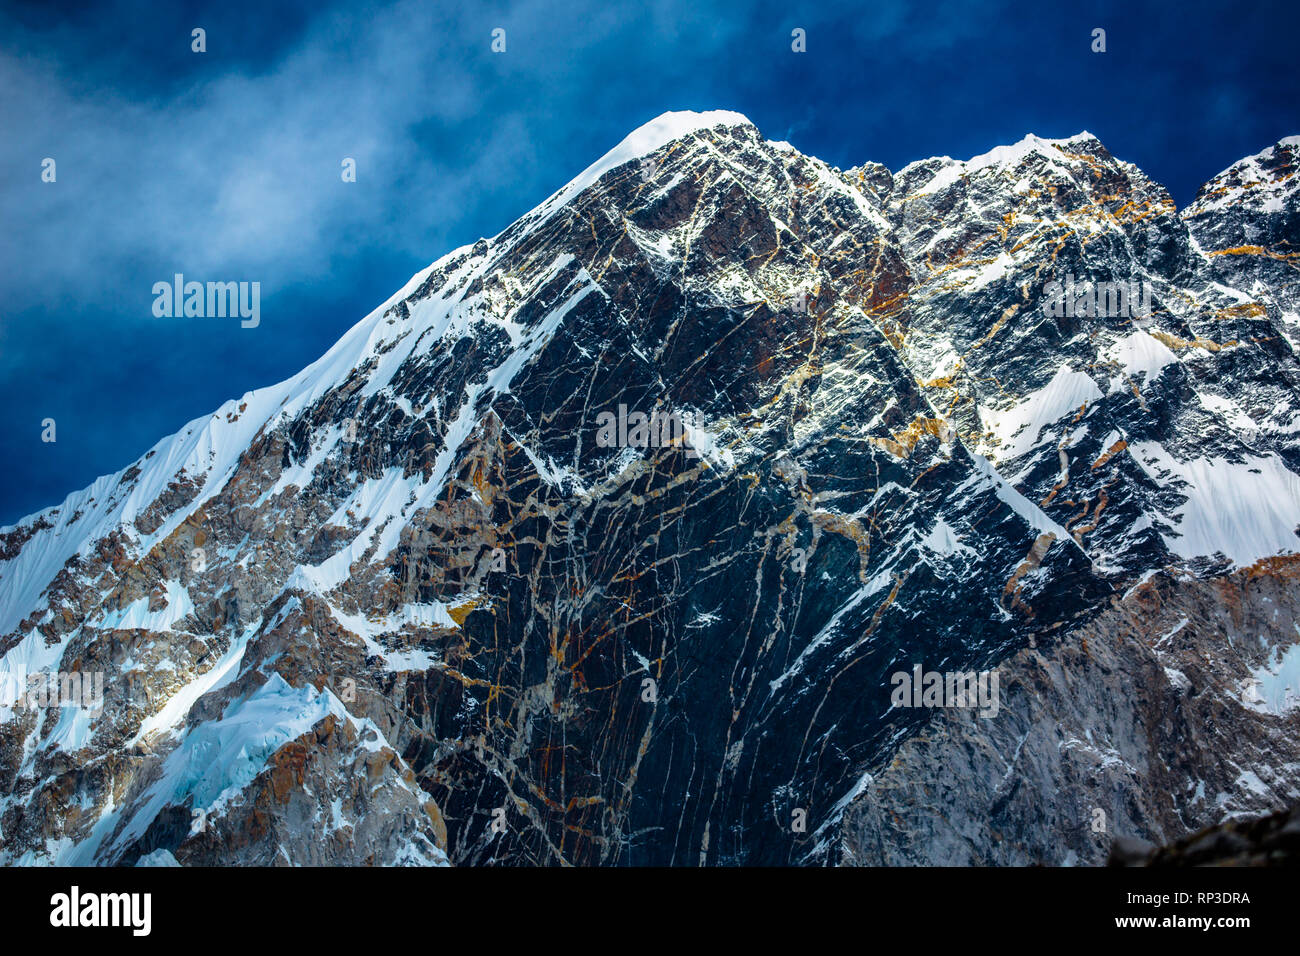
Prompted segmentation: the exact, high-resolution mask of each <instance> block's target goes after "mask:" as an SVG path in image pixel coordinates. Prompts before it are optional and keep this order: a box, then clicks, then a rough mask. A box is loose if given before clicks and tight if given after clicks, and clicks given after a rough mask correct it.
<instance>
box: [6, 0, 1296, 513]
mask: <svg viewBox="0 0 1300 956" xmlns="http://www.w3.org/2000/svg"><path fill="white" fill-rule="evenodd" d="M194 27H202V28H204V29H205V30H206V31H207V52H206V53H203V54H196V53H193V52H191V49H190V46H191V39H190V31H191V29H193V28H194ZM495 27H503V28H504V29H505V30H506V52H505V53H503V54H494V53H492V52H491V50H490V43H491V31H492V30H493V28H495ZM795 27H801V28H803V29H804V30H806V31H807V52H806V53H803V54H796V53H793V52H791V49H790V33H791V30H792V29H794V28H795ZM1095 27H1102V28H1104V29H1105V30H1106V31H1107V52H1106V53H1105V54H1094V53H1092V52H1091V50H1090V45H1091V31H1092V30H1093V28H1095ZM1298 27H1300V4H1297V3H1295V2H1294V0H1286V2H1277V3H1249V2H1246V3H1195V2H1178V3H1172V2H1171V3H1165V4H1158V5H1157V4H1145V3H1135V2H1131V0H1125V2H1118V3H1098V2H1077V3H1069V4H1062V3H1056V2H1047V3H1043V4H1041V5H1037V6H1035V5H1030V4H1022V3H983V4H977V3H970V2H962V3H916V2H912V3H893V2H884V3H876V2H857V3H835V2H826V0H818V2H782V3H765V2H759V3H751V4H738V3H733V4H715V3H710V2H705V0H690V2H665V3H639V4H636V5H635V6H634V5H632V4H625V3H620V2H618V0H594V2H549V3H542V2H522V3H501V2H472V3H462V2H457V3H450V2H445V0H437V2H426V3H411V4H395V5H384V4H374V5H368V4H365V3H348V4H342V3H336V4H331V3H329V2H321V0H313V2H310V3H306V2H297V3H270V2H266V0H258V2H251V3H244V2H236V0H223V2H220V3H212V4H190V5H187V4H183V3H130V2H123V3H71V4H64V5H62V6H61V7H56V6H55V5H52V4H49V3H44V2H42V3H31V4H25V3H19V4H15V3H7V4H5V5H3V6H0V170H2V171H3V176H2V177H0V210H2V212H0V215H2V217H3V218H2V223H3V229H2V230H0V408H3V411H4V414H3V417H0V461H3V463H4V466H5V467H3V468H0V523H3V522H12V521H13V520H15V519H16V518H18V517H20V516H22V515H24V514H27V513H29V512H32V511H35V510H38V509H40V508H43V507H46V506H49V505H52V504H56V503H58V502H59V501H60V500H62V498H63V496H64V495H65V494H67V493H68V492H69V491H72V490H74V489H76V488H80V487H82V486H84V485H86V484H88V483H90V482H91V481H92V480H93V479H94V478H95V477H96V476H98V475H100V474H104V473H107V472H112V471H115V470H117V469H118V468H120V467H122V466H123V465H125V464H126V463H128V462H129V461H131V460H132V459H133V458H135V456H137V455H138V454H140V453H141V452H143V451H144V450H145V449H147V448H148V447H149V446H151V445H152V444H153V443H154V442H155V441H156V440H157V439H159V438H161V437H162V436H164V435H165V434H168V433H171V432H174V431H176V430H177V429H179V428H180V427H181V426H182V425H183V424H184V423H185V422H187V421H189V420H190V419H192V418H195V417H197V416H200V415H203V414H206V413H209V412H211V411H213V410H214V409H215V408H216V407H217V406H218V405H219V404H220V403H221V402H223V401H224V400H226V399H227V398H232V397H236V396H238V395H240V394H241V393H243V392H245V391H247V390H248V389H251V388H257V387H260V386H264V385H269V384H272V383H274V382H277V381H279V380H281V379H283V378H285V377H287V376H289V375H291V374H293V373H294V372H296V371H298V370H299V369H301V368H302V367H303V366H305V365H307V364H308V363H309V362H311V361H312V360H313V359H315V358H316V357H317V356H319V355H320V354H321V353H322V352H323V351H325V350H326V349H327V348H328V347H329V346H330V345H331V344H332V343H333V342H334V340H335V339H336V338H338V336H339V335H340V334H341V333H342V332H343V331H344V330H345V329H347V328H348V327H349V326H350V325H352V324H353V323H354V322H355V321H357V320H358V319H359V318H361V317H362V316H363V315H365V314H366V313H367V312H369V311H370V310H371V309H372V308H374V307H375V306H376V305H377V304H379V303H380V302H381V301H383V300H384V299H386V298H387V297H388V296H389V295H390V294H391V293H393V292H394V291H396V290H397V289H398V288H399V287H400V286H401V285H402V283H404V282H405V281H406V280H407V279H408V278H409V277H410V276H411V275H412V274H413V273H414V272H416V271H417V270H418V269H420V268H422V267H423V266H425V265H427V264H428V263H429V262H431V261H432V260H434V259H436V258H437V257H439V256H440V255H442V254H443V253H444V252H446V251H448V250H449V249H451V248H454V247H455V246H458V245H461V244H464V243H466V242H472V241H474V240H475V239H477V238H478V237H479V236H485V235H494V234H495V233H497V232H499V231H500V230H501V229H503V228H504V227H505V226H506V225H508V224H509V223H510V222H511V221H512V220H513V219H515V218H516V217H518V216H519V215H521V214H522V213H524V212H526V211H527V210H528V209H530V208H532V207H533V206H534V205H536V204H537V203H538V202H540V201H541V200H543V199H544V198H546V196H548V195H549V194H550V193H551V192H553V191H554V190H555V189H557V188H558V187H560V186H561V185H563V184H564V183H565V182H566V181H568V180H569V179H570V178H572V177H573V176H574V175H576V174H577V173H578V172H580V171H581V170H582V169H583V168H584V167H585V166H587V165H588V164H589V163H591V162H592V161H593V160H595V159H596V158H598V157H599V156H600V155H601V154H602V153H604V152H605V151H606V150H608V149H609V148H610V147H612V146H613V145H615V144H616V143H617V142H618V141H619V140H620V139H622V138H623V137H624V136H625V135H626V134H627V133H628V132H630V131H631V130H632V129H634V128H635V127H637V126H639V125H640V124H642V123H643V122H645V121H646V120H648V119H651V118H652V117H654V116H656V115H658V114H659V113H661V112H664V111H665V110H670V109H696V110H705V109H734V110H739V111H740V112H742V113H745V114H746V115H748V116H749V117H750V118H751V119H752V120H753V121H754V122H755V123H756V124H757V125H758V127H759V128H760V129H761V130H762V131H763V133H764V134H765V135H766V136H767V137H768V138H770V139H785V140H788V141H790V142H791V143H792V144H794V145H795V146H796V147H798V148H799V149H801V150H802V151H804V152H805V153H810V154H813V155H816V156H819V157H821V158H822V159H825V160H826V161H827V162H830V163H832V164H834V165H839V166H842V167H848V166H852V165H855V164H857V163H860V162H863V161H865V160H873V161H876V162H881V163H884V164H886V165H887V166H889V167H890V168H892V169H897V168H899V167H901V166H903V165H905V164H907V163H908V162H911V161H913V160H916V159H922V158H925V157H927V156H933V155H940V154H947V155H949V156H953V157H955V158H958V159H965V158H968V157H970V156H973V155H976V154H978V153H982V152H985V151H987V150H988V149H990V148H992V147H993V146H996V145H999V144H1003V143H1011V142H1015V141H1016V140H1019V139H1020V138H1021V137H1022V136H1024V134H1025V133H1028V132H1033V133H1037V134H1039V135H1043V136H1049V137H1058V136H1066V135H1069V134H1071V133H1075V132H1078V131H1079V130H1081V129H1089V130H1091V131H1092V132H1093V133H1095V134H1096V135H1097V136H1098V137H1100V139H1101V140H1102V142H1103V143H1105V144H1106V145H1107V146H1108V147H1109V148H1110V150H1111V151H1112V152H1113V153H1115V154H1116V155H1117V156H1119V157H1121V158H1123V159H1126V160H1129V161H1131V162H1134V163H1136V164H1137V165H1139V166H1140V167H1142V168H1143V169H1144V170H1145V171H1146V172H1147V173H1148V174H1149V175H1151V176H1153V177H1154V178H1155V179H1157V180H1159V181H1161V182H1163V183H1164V184H1165V185H1167V186H1168V187H1169V189H1170V191H1171V192H1172V194H1173V196H1174V199H1175V201H1176V202H1177V203H1178V204H1179V206H1182V205H1185V204H1186V203H1187V202H1189V201H1190V200H1191V198H1192V197H1193V196H1194V195H1195V192H1196V189H1197V187H1198V186H1199V185H1200V184H1201V183H1202V182H1204V181H1205V180H1207V179H1209V178H1210V177H1211V176H1213V175H1214V174H1215V173H1217V172H1219V171H1220V170H1221V169H1223V168H1224V167H1226V166H1228V165H1229V164H1231V163H1232V162H1233V161H1235V160H1237V159H1239V158H1241V157H1242V156H1245V155H1248V154H1251V153H1255V152H1258V151H1259V150H1261V149H1263V148H1264V147H1265V146H1268V145H1270V144H1271V143H1273V142H1275V141H1276V140H1278V139H1279V138H1281V137H1283V136H1287V135H1292V134H1295V133H1300V116H1298V115H1297V113H1298V111H1300V108H1298V107H1297V104H1300V73H1298V72H1297V69H1296V52H1295V51H1296V40H1297V36H1300V30H1298V29H1297V28H1298ZM345 156H350V157H354V158H355V159H356V160H357V163H358V181H357V182H356V183H346V184H345V183H343V182H342V181H341V179H340V176H339V171H340V162H341V160H342V158H343V157H345ZM45 157H53V158H54V159H55V160H56V162H57V181H56V182H55V183H43V182H41V178H40V173H41V161H42V159H44V158H45ZM175 272H183V273H185V274H186V275H187V276H189V277H191V278H197V279H203V280H207V279H214V280H229V281H241V280H242V281H258V282H260V283H261V289H262V302H261V316H262V319H261V324H260V326H259V327H258V328H256V329H241V328H240V326H239V322H238V320H229V319H157V318H155V317H154V316H153V313H152V304H153V295H152V291H151V290H152V286H153V283H155V282H157V281H165V280H170V278H171V276H172V274H173V273H175ZM45 418H54V419H55V420H56V421H57V424H58V441H57V442H56V443H54V444H47V443H43V442H42V441H41V421H42V419H45Z"/></svg>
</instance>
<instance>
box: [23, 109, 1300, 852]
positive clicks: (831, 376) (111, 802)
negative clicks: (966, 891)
mask: <svg viewBox="0 0 1300 956" xmlns="http://www.w3.org/2000/svg"><path fill="white" fill-rule="evenodd" d="M1298 150H1300V139H1297V138H1294V137H1293V138H1290V139H1286V140H1282V141H1281V142H1280V143H1278V144H1276V145H1275V146H1273V147H1270V148H1269V149H1268V150H1265V151H1264V152H1262V153H1260V154H1259V155H1258V156H1255V157H1252V158H1250V159H1246V160H1243V161H1242V162H1240V163H1238V164H1236V165H1234V166H1233V167H1232V168H1230V169H1229V170H1226V171H1225V172H1223V173H1221V174H1220V175H1219V176H1218V177H1215V179H1214V180H1212V181H1211V182H1210V183H1208V184H1207V185H1206V186H1205V187H1204V188H1203V189H1202V190H1201V193H1200V195H1198V197H1197V200H1196V202H1195V203H1193V205H1192V206H1190V207H1189V208H1188V209H1187V210H1184V211H1183V212H1182V213H1180V212H1179V211H1178V210H1177V209H1175V207H1174V204H1173V202H1172V201H1171V199H1170V197H1169V195H1168V193H1167V192H1166V191H1165V190H1164V189H1163V188H1162V187H1161V186H1160V185H1158V184H1156V183H1154V182H1152V181H1151V180H1149V179H1148V178H1147V177H1146V176H1144V175H1143V174H1142V172H1141V171H1140V170H1138V169H1137V168H1136V167H1135V166H1133V165H1131V164H1128V163H1124V162H1122V161H1120V160H1117V159H1115V158H1114V157H1113V156H1111V155H1110V153H1109V152H1108V151H1107V150H1106V148H1105V147H1104V146H1103V145H1102V144H1101V143H1100V142H1099V141H1098V140H1097V139H1096V138H1095V137H1093V136H1092V135H1091V134H1087V133H1081V134H1079V135H1077V136H1074V137H1070V138H1069V139H1066V140H1045V139H1039V138H1037V137H1032V136H1031V137H1026V139H1024V140H1022V141H1021V142H1020V143H1018V144H1016V145H1014V146H1007V147H1000V148H998V149H995V150H993V151H991V152H990V153H987V154H985V155H984V156H981V157H977V158H975V159H972V160H970V161H968V162H964V163H962V162H956V161H954V160H951V159H949V158H947V157H941V158H936V159H928V160H925V161H922V162H918V163H913V164H911V165H909V166H907V167H906V168H904V169H902V170H900V171H899V172H897V173H893V172H891V171H890V170H888V169H886V168H885V167H883V166H879V165H876V164H871V163H867V164H864V165H862V166H859V167H856V168H854V169H849V170H843V171H842V170H838V169H835V168H831V167H829V166H827V165H826V164H825V163H822V162H821V161H819V160H817V159H814V158H812V157H808V156H804V155H802V154H801V153H799V152H798V151H797V150H795V149H794V148H793V147H791V146H790V145H789V144H786V143H778V142H770V141H766V140H764V139H763V138H762V136H761V134H760V133H759V131H758V130H757V129H756V128H755V127H754V126H753V125H752V124H751V123H750V122H749V121H748V120H746V119H745V118H744V117H743V116H740V115H739V114H736V113H729V112H712V113H698V114H697V113H668V114H665V115H664V116H662V117H659V118H658V119H656V120H654V121H652V122H651V123H648V124H646V125H645V126H643V127H641V128H640V129H638V130H637V131H636V132H634V133H633V134H632V135H631V136H629V137H628V138H627V139H625V140H624V141H623V142H622V143H621V144H619V146H617V147H615V149H613V150H611V151H610V152H609V153H607V154H606V155H605V156H604V157H602V158H601V159H600V160H598V161H597V162H596V163H595V164H593V165H592V166H591V167H589V168H588V169H586V170H585V171H583V173H581V174H580V175H579V176H578V177H577V178H576V179H574V180H573V181H572V182H570V183H569V184H568V185H566V186H565V187H564V188H563V189H561V190H559V191H558V192H557V193H555V194H554V195H553V196H551V197H550V198H549V199H547V200H546V201H545V202H544V203H542V204H541V205H540V206H538V207H537V208H536V209H534V210H533V211H532V212H530V213H528V214H527V215H525V216H524V217H522V218H521V219H520V220H518V221H517V222H515V223H514V224H512V225H511V226H509V227H508V228H507V229H506V230H505V231H503V232H502V233H500V234H499V235H497V236H495V237H493V238H491V239H483V240H480V241H479V242H477V243H475V244H474V245H472V246H466V247H463V248H461V249H457V250H455V251H454V252H451V253H449V254H448V255H446V256H444V257H443V258H441V259H439V260H438V261H437V262H435V263H433V264H432V265H431V266H429V267H428V268H427V269H425V270H423V271H422V272H420V273H418V274H417V275H416V276H414V277H413V278H412V279H411V280H410V282H408V283H407V284H406V285H405V286H404V287H403V288H402V289H401V290H400V291H399V292H398V293H397V294H396V295H394V296H393V297H392V298H391V299H389V300H388V301H387V302H385V303H384V304H383V305H382V306H380V307H379V308H378V309H376V310H375V311H374V312H372V313H371V314H370V315H368V316H366V317H365V318H364V319H363V320H362V321H361V322H359V323H358V324H357V325H356V326H354V327H353V328H352V329H351V330H349V331H348V332H347V333H346V334H345V335H344V336H343V337H342V339H340V340H339V342H338V343H337V344H336V345H335V346H334V347H333V348H332V349H330V351H329V352H328V353H326V354H325V355H324V356H323V357H322V358H321V359H319V360H318V361H317V362H315V363H314V364H312V365H311V366H309V367H308V368H307V369H305V370H303V371H302V372H301V373H299V374H298V375H296V376H294V377H293V378H291V379H288V380H287V381H285V382H281V383H280V384H278V385H274V386H271V387H269V388H265V389H260V390H257V391H254V392H250V393H248V394H247V395H244V396H243V397H242V398H240V399H237V400H233V401H231V402H228V403H226V404H225V405H224V406H222V407H221V408H220V409H218V410H217V411H216V412H215V413H214V414H213V415H211V416H209V417H206V418H202V419H198V420H196V421H194V422H191V423H190V424H189V425H187V426H186V427H185V428H184V429H182V430H181V431H180V432H179V433H178V434H176V435H174V436H172V437H170V438H167V439H164V440H163V441H161V442H159V443H158V444H157V445H155V446H154V447H153V448H152V449H151V450H149V451H148V452H147V453H146V454H144V455H143V456H141V457H140V458H138V459H137V460H136V461H135V462H133V463H132V464H131V465H129V466H128V467H127V468H125V469H124V470H123V471H121V472H118V473H117V474H114V475H109V476H105V477H103V478H100V479H99V480H98V481H97V482H95V484H93V485H92V486H91V487H89V488H87V489H85V490H83V491H81V492H78V493H75V494H73V495H70V496H69V497H68V498H67V499H66V500H65V501H64V502H63V503H62V504H60V505H58V506H56V507H53V508H50V509H47V510H45V511H42V512H40V513H38V514H35V515H32V516H30V517H28V518H25V519H24V520H23V521H21V522H19V523H18V524H17V525H15V526H12V527H9V528H5V529H2V530H0V654H3V658H2V659H0V783H2V784H3V786H2V787H0V792H3V794H4V796H3V797H2V798H0V858H3V860H4V861H5V862H10V863H14V862H18V863H28V864H42V863H77V864H134V863H145V864H166V865H170V864H175V863H181V864H185V865H191V864H199V865H206V864H234V863H239V864H321V863H325V864H416V865H425V864H443V863H448V862H450V863H453V864H457V865H475V864H525V863H527V864H602V863H603V864H632V865H640V864H650V865H670V864H689V865H710V864H775V863H779V864H785V863H828V862H832V863H833V862H839V863H933V862H941V863H949V864H960V863H980V864H990V863H1005V864H1024V863H1032V862H1043V863H1074V862H1078V863H1099V862H1104V860H1105V859H1106V856H1107V853H1108V851H1109V847H1110V843H1111V840H1112V838H1113V837H1115V836H1132V837H1140V838H1143V839H1146V840H1148V841H1150V842H1165V841H1168V840H1172V839H1176V838H1178V837H1181V836H1183V835H1185V834H1187V833H1190V832H1192V831H1195V830H1197V829H1199V828H1201V827H1203V826H1208V825H1211V824H1214V823H1217V822H1219V821H1221V820H1223V819H1224V818H1226V817H1229V816H1233V815H1241V814H1248V813H1257V812H1262V811H1265V810H1273V809H1277V808H1279V807H1281V806H1282V805H1284V804H1286V803H1287V802H1289V801H1294V800H1295V799H1296V798H1297V797H1298V796H1300V793H1298V792H1297V788H1296V784H1295V783H1294V778H1293V774H1289V771H1288V769H1287V768H1288V767H1293V766H1294V765H1295V764H1296V762H1297V760H1300V734H1297V733H1296V729H1297V727H1296V722H1297V720H1298V719H1300V708H1297V707H1296V706H1295V704H1296V701H1295V699H1294V697H1295V695H1294V693H1291V692H1295V691H1300V684H1297V683H1296V674H1297V673H1300V672H1297V670H1296V668H1297V667H1300V651H1297V650H1296V647H1297V634H1300V631H1298V630H1297V621H1300V617H1297V613H1298V611H1300V590H1297V589H1296V587H1295V578H1296V572H1297V568H1298V567H1300V562H1298V559H1297V558H1296V554H1297V552H1300V536H1298V534H1297V531H1298V530H1300V477H1297V475H1298V474H1300V364H1298V363H1297V357H1296V349H1297V343H1300V283H1298V282H1297V269H1298V268H1300V259H1298V258H1297V256H1300V251H1298V250H1300V218H1298V216H1300V201H1298V200H1297V197H1296V178H1295V171H1296V156H1297V151H1298ZM670 426H671V427H670ZM96 675H98V679H99V680H100V681H101V686H102V695H100V699H97V700H96V701H94V702H93V704H94V706H92V705H91V704H88V703H87V702H85V701H81V702H75V703H69V700H68V699H67V697H68V694H67V691H68V690H69V689H70V688H72V687H73V685H74V683H75V684H76V686H77V687H80V688H82V689H84V687H85V686H86V684H87V681H89V682H90V684H91V686H94V679H95V676H96ZM929 675H937V677H936V678H935V680H931V678H930V676H929ZM954 675H955V676H956V679H954ZM967 678H970V681H967ZM936 680H937V685H936V683H935V681H936ZM963 683H964V684H965V687H966V689H967V690H969V691H970V695H969V696H968V695H966V694H965V693H960V692H961V691H962V687H963ZM904 684H906V689H905V690H904V689H903V685H904ZM954 686H956V688H957V690H958V691H959V693H958V694H956V695H954V694H952V693H950V692H949V691H951V690H952V688H953V687H954ZM976 688H978V693H977V692H976ZM37 691H41V693H37ZM55 691H57V693H55ZM932 691H934V693H931V692H932ZM5 694H7V696H3V695H5ZM990 694H993V695H995V697H994V698H992V699H990V698H989V696H988V695H990ZM977 697H979V698H983V699H981V700H979V701H978V703H979V704H980V706H978V707H977V706H973V704H974V703H976V702H977V701H976V700H975V698H977Z"/></svg>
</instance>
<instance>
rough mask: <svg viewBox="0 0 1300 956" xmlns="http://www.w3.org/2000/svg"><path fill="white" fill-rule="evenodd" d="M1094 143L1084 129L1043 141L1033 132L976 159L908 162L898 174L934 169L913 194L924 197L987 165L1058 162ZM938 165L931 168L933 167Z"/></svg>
mask: <svg viewBox="0 0 1300 956" xmlns="http://www.w3.org/2000/svg"><path fill="white" fill-rule="evenodd" d="M1085 143H1087V144H1093V143H1095V144H1097V145H1098V146H1100V145H1101V144H1100V141H1099V140H1098V139H1097V137H1095V136H1093V135H1092V133H1089V132H1088V131H1087V130H1081V131H1080V132H1078V133H1075V134H1074V135H1073V136H1067V137H1066V138H1064V139H1047V138H1046V137H1043V136H1037V135H1035V134H1034V133H1028V134H1026V135H1025V136H1024V137H1022V138H1021V139H1020V140H1019V141H1018V142H1015V143H1011V144H1010V145H1005V146H994V147H993V148H992V149H991V150H989V151H988V152H987V153H981V154H980V155H978V156H972V157H971V158H970V159H968V160H965V161H964V162H963V161H960V160H955V159H953V158H952V157H951V156H936V157H934V158H932V159H923V160H920V161H918V162H915V163H909V164H908V165H907V166H905V167H903V169H902V170H900V171H899V175H900V176H901V175H904V174H906V173H907V172H909V171H911V170H915V169H917V168H918V167H922V166H927V167H930V168H932V169H934V170H935V172H934V174H933V175H932V177H931V179H930V181H929V182H928V183H927V184H926V185H925V186H923V187H921V189H920V190H918V191H917V192H916V193H914V194H913V195H924V194H926V193H933V192H938V191H939V190H941V189H944V188H946V187H948V186H950V185H952V184H953V183H955V182H957V181H958V180H959V179H960V178H961V177H963V176H969V175H971V174H972V173H975V172H977V171H979V170H981V169H985V168H987V167H989V166H1014V165H1016V164H1017V163H1019V162H1021V161H1022V160H1024V159H1025V158H1027V157H1029V156H1032V155H1035V154H1037V155H1041V156H1045V157H1047V158H1048V159H1050V160H1062V161H1064V157H1063V156H1062V153H1064V152H1066V151H1067V150H1066V147H1073V148H1077V147H1079V146H1080V145H1082V144H1085ZM936 163H937V164H938V165H937V166H935V165H934V164H936Z"/></svg>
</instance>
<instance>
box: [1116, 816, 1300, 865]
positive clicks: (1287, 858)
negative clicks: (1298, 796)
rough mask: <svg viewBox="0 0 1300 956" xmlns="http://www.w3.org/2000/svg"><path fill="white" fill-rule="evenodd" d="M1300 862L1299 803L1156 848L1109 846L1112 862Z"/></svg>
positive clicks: (1146, 863) (1210, 828)
mask: <svg viewBox="0 0 1300 956" xmlns="http://www.w3.org/2000/svg"><path fill="white" fill-rule="evenodd" d="M1297 862H1300V807H1291V808H1290V809H1289V810H1279V811H1278V812H1277V813H1270V814H1269V815H1268V816H1266V817H1259V818H1256V819H1252V820H1229V821H1227V822H1226V823H1220V824H1217V825H1216V826H1212V827H1206V828H1205V829H1204V830H1202V831H1200V832H1198V833H1194V834H1192V835H1191V836H1189V837H1184V838H1183V839H1181V840H1178V841H1176V842H1175V843H1171V844H1170V845H1169V846H1163V847H1160V848H1158V849H1157V848H1155V847H1151V846H1146V847H1143V846H1141V845H1132V844H1130V845H1121V846H1116V847H1112V849H1111V855H1110V859H1109V861H1108V863H1109V865H1111V866H1161V867H1168V866H1295V865H1296V863H1297Z"/></svg>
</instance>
